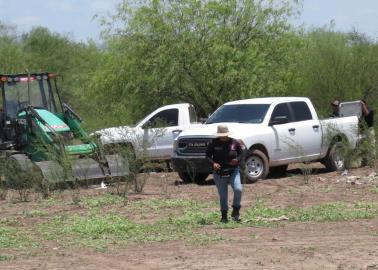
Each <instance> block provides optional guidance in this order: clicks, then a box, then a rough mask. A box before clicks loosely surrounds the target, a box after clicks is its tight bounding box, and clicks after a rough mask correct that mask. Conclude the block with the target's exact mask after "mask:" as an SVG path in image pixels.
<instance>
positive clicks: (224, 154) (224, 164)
mask: <svg viewBox="0 0 378 270" xmlns="http://www.w3.org/2000/svg"><path fill="white" fill-rule="evenodd" d="M242 152H243V150H242V148H241V145H240V143H239V142H238V141H237V140H235V139H232V138H230V139H229V140H228V141H226V142H222V141H221V140H219V139H218V138H215V139H213V141H212V142H211V143H210V144H209V145H208V146H207V149H206V157H207V159H208V160H209V162H210V163H211V164H214V163H218V164H219V165H220V166H221V169H220V171H217V172H216V173H219V174H220V175H228V174H230V173H232V172H233V171H234V170H235V169H236V168H237V167H238V166H239V164H236V165H230V164H229V163H230V161H231V160H232V159H237V160H238V161H240V159H241V154H242ZM238 163H239V162H238Z"/></svg>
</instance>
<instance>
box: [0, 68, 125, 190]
mask: <svg viewBox="0 0 378 270" xmlns="http://www.w3.org/2000/svg"><path fill="white" fill-rule="evenodd" d="M58 78H59V77H58V76H56V75H55V74H53V73H48V72H43V73H28V74H13V75H1V74H0V88H1V97H0V100H1V99H2V102H1V103H2V108H0V110H1V111H0V165H1V175H0V176H1V180H2V183H3V184H4V183H6V184H7V185H8V186H11V187H12V186H13V187H16V188H17V187H23V186H32V185H33V184H35V182H37V183H39V184H40V185H41V186H49V187H51V186H52V185H58V184H60V183H67V182H68V183H70V182H76V181H79V182H83V181H86V182H91V183H93V182H100V181H104V180H105V181H107V180H112V179H120V178H124V177H126V176H127V175H128V173H129V170H128V163H127V159H126V158H124V157H122V156H121V155H119V154H112V155H105V154H104V153H103V152H102V147H101V145H99V142H98V141H96V140H94V139H93V138H92V137H90V136H88V134H87V133H86V132H85V131H84V130H83V128H82V127H81V125H80V123H81V118H80V117H79V116H78V115H77V113H75V112H74V111H73V110H72V109H71V108H70V107H69V106H68V105H67V104H65V103H62V101H61V97H60V93H59V89H58V83H57V81H58V80H57V79H58Z"/></svg>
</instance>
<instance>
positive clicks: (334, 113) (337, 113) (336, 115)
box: [329, 112, 340, 118]
mask: <svg viewBox="0 0 378 270" xmlns="http://www.w3.org/2000/svg"><path fill="white" fill-rule="evenodd" d="M329 117H331V118H336V117H340V113H339V112H333V113H331V114H330V116H329Z"/></svg>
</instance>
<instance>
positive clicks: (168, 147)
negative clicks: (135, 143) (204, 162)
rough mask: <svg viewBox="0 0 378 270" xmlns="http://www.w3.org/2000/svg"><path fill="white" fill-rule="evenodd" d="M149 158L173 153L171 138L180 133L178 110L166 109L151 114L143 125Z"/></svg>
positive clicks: (162, 156) (168, 155)
mask: <svg viewBox="0 0 378 270" xmlns="http://www.w3.org/2000/svg"><path fill="white" fill-rule="evenodd" d="M143 129H144V133H145V139H146V140H147V141H148V144H149V145H150V147H149V155H150V157H151V158H169V157H170V156H171V155H172V153H173V140H174V138H175V137H176V136H177V135H178V134H179V133H180V131H181V130H182V127H180V126H179V110H178V109H177V108H175V109H167V110H163V111H160V112H158V113H157V114H155V115H154V116H152V117H151V118H150V119H149V120H148V121H147V122H146V123H145V124H144V125H143Z"/></svg>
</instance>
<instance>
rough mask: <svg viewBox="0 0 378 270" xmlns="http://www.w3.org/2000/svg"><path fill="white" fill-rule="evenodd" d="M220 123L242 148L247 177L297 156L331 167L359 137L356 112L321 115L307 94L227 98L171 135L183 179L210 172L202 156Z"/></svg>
mask: <svg viewBox="0 0 378 270" xmlns="http://www.w3.org/2000/svg"><path fill="white" fill-rule="evenodd" d="M219 124H226V125H228V127H229V129H230V132H231V135H230V136H231V137H233V138H235V139H237V140H239V141H240V142H241V143H242V144H243V145H244V146H245V149H246V151H244V152H245V158H244V159H243V160H244V162H243V164H242V166H241V167H242V168H243V170H244V171H245V176H246V179H247V181H248V182H254V181H257V180H258V179H264V178H266V177H267V175H268V173H269V171H270V170H271V171H276V172H279V171H286V169H287V165H288V164H290V163H297V162H312V161H314V162H316V161H320V162H322V163H323V164H324V165H325V166H326V167H327V168H328V169H330V170H342V169H343V168H344V167H345V161H344V157H343V155H342V153H343V147H344V146H345V144H347V145H348V144H349V146H350V147H351V149H353V148H354V147H355V146H356V145H357V143H358V140H359V136H358V118H357V117H356V116H350V117H340V118H331V119H326V120H319V119H318V116H317V113H316V111H315V109H314V106H313V104H312V103H311V101H310V100H309V99H308V98H299V97H272V98H256V99H247V100H239V101H232V102H228V103H226V104H224V105H222V106H221V107H219V108H218V109H217V110H216V111H215V112H214V113H213V114H212V115H211V116H210V117H209V119H208V120H207V121H206V123H205V124H204V125H202V126H200V127H198V128H195V129H192V130H188V131H185V132H182V133H181V134H180V135H179V136H178V137H177V138H176V140H175V144H174V152H173V155H172V165H173V169H174V170H175V171H177V172H178V174H179V176H180V178H181V179H182V180H183V181H185V182H192V181H194V182H196V183H203V182H204V181H205V179H206V178H207V176H208V175H209V174H210V173H211V172H212V170H211V166H210V164H209V163H208V162H207V160H206V158H205V151H206V148H207V145H208V144H209V142H210V141H211V140H212V139H213V138H214V137H215V135H214V134H215V133H216V129H217V126H218V125H219Z"/></svg>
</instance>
